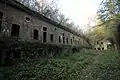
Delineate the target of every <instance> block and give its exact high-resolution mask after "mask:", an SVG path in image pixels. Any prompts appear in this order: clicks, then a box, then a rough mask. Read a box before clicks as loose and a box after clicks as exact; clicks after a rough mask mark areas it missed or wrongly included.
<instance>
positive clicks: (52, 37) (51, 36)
mask: <svg viewBox="0 0 120 80" xmlns="http://www.w3.org/2000/svg"><path fill="white" fill-rule="evenodd" d="M50 41H51V42H54V35H53V34H50Z"/></svg>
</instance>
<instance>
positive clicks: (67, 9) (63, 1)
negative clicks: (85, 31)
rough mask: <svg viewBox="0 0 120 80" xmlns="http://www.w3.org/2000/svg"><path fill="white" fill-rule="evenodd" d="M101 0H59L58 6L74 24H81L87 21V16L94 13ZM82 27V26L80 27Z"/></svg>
mask: <svg viewBox="0 0 120 80" xmlns="http://www.w3.org/2000/svg"><path fill="white" fill-rule="evenodd" d="M101 1H102V0H59V5H58V7H59V8H60V12H62V13H63V14H64V15H65V16H66V17H68V18H70V19H71V20H72V21H74V22H75V24H78V25H79V26H83V25H85V24H87V23H88V18H89V17H93V16H95V15H96V12H97V9H98V6H99V4H100V3H101ZM82 28H83V27H82Z"/></svg>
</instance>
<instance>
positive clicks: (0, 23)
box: [0, 20, 2, 31]
mask: <svg viewBox="0 0 120 80" xmlns="http://www.w3.org/2000/svg"><path fill="white" fill-rule="evenodd" d="M1 25H2V21H1V20H0V31H1Z"/></svg>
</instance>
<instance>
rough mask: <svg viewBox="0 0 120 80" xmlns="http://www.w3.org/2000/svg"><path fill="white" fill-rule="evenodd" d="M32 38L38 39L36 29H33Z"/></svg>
mask: <svg viewBox="0 0 120 80" xmlns="http://www.w3.org/2000/svg"><path fill="white" fill-rule="evenodd" d="M33 38H34V39H36V40H38V30H36V29H34V37H33Z"/></svg>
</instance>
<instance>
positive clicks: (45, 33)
mask: <svg viewBox="0 0 120 80" xmlns="http://www.w3.org/2000/svg"><path fill="white" fill-rule="evenodd" d="M46 41H47V32H43V43H45V42H46Z"/></svg>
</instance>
